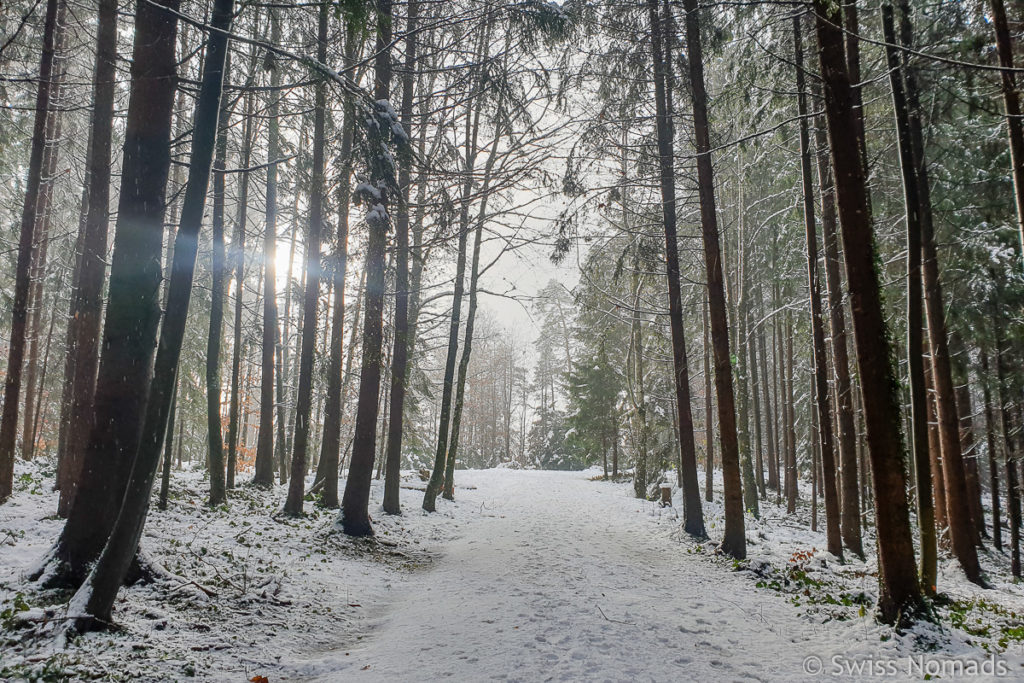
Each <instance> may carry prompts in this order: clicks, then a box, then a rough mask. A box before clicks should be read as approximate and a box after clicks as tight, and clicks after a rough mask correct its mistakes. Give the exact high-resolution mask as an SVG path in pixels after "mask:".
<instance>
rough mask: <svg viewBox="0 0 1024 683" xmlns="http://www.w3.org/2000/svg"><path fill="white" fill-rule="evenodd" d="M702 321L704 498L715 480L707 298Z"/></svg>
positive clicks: (710, 493) (709, 497)
mask: <svg viewBox="0 0 1024 683" xmlns="http://www.w3.org/2000/svg"><path fill="white" fill-rule="evenodd" d="M701 318H702V320H703V322H704V327H703V330H704V500H706V501H708V502H709V503H710V502H712V501H713V500H714V499H715V498H714V489H713V485H714V481H715V416H714V410H715V404H714V397H713V393H712V392H714V387H713V386H712V385H711V381H712V380H711V325H710V323H709V322H708V299H707V298H706V297H705V300H704V303H703V305H702V306H701Z"/></svg>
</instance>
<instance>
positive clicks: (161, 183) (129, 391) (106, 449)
mask: <svg viewBox="0 0 1024 683" xmlns="http://www.w3.org/2000/svg"><path fill="white" fill-rule="evenodd" d="M163 8H168V9H171V10H175V11H176V10H177V8H178V3H177V0H169V2H166V3H162V4H158V5H150V4H148V3H142V4H140V5H139V6H138V7H137V9H136V15H135V45H134V50H133V58H132V89H131V97H130V99H129V103H128V116H127V121H126V128H125V143H124V156H123V162H122V169H123V170H122V187H121V193H120V198H119V202H118V213H117V224H116V226H115V231H114V253H113V258H112V261H111V266H110V289H109V295H108V298H107V306H106V317H105V321H104V326H103V344H102V352H101V358H100V364H99V369H98V375H97V379H96V388H95V399H94V403H93V410H94V421H93V426H92V428H91V430H90V436H89V440H88V442H87V445H86V446H85V448H84V449H83V452H82V470H81V474H80V477H79V481H78V488H77V493H76V494H75V496H74V500H73V501H72V504H71V507H70V509H69V511H68V521H67V523H66V524H65V525H64V529H63V531H62V532H61V535H60V538H58V539H57V543H56V545H55V546H54V548H53V550H52V551H51V553H50V555H49V556H48V557H47V562H46V563H45V564H50V563H53V565H54V566H52V567H46V566H45V564H44V566H43V567H42V568H41V572H40V575H42V576H46V577H47V582H48V584H50V585H54V586H66V587H73V586H77V585H78V584H79V583H80V582H81V581H82V580H83V579H84V577H85V575H86V573H87V572H88V571H89V567H90V565H91V564H92V562H93V561H94V560H96V558H97V557H98V556H99V554H100V551H101V550H102V549H103V547H104V543H106V541H107V537H108V536H109V535H110V530H111V529H112V528H113V526H114V522H115V520H116V518H117V514H118V510H119V508H120V506H121V501H122V498H123V496H124V492H125V487H126V483H127V480H128V474H129V471H130V470H131V467H132V462H133V459H134V457H135V454H136V451H137V450H138V445H139V439H140V432H141V426H142V419H143V414H144V410H145V408H146V402H147V399H148V395H149V392H150V384H151V379H152V376H153V375H152V372H153V370H152V366H153V356H154V352H155V351H156V332H157V326H158V323H159V320H160V301H159V293H160V281H161V274H160V254H161V250H162V247H163V230H164V193H165V189H166V186H167V175H168V168H169V166H170V144H169V141H170V139H171V112H172V109H173V104H174V91H175V81H176V75H175V65H176V59H175V54H174V51H175V50H174V48H175V45H174V43H175V40H174V38H175V33H176V31H177V20H176V18H175V16H174V14H172V13H170V12H167V11H165V10H164V9H163ZM133 550H134V548H133ZM130 559H131V558H129V560H130Z"/></svg>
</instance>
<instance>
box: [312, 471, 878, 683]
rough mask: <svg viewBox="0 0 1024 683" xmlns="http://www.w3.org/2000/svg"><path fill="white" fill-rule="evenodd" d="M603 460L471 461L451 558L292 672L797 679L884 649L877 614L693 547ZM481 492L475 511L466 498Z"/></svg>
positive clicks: (463, 477)
mask: <svg viewBox="0 0 1024 683" xmlns="http://www.w3.org/2000/svg"><path fill="white" fill-rule="evenodd" d="M592 474H593V472H591V473H588V474H585V473H579V472H575V473H573V472H565V473H562V472H538V471H516V470H489V471H480V472H459V473H458V475H457V481H458V484H459V485H460V487H459V488H458V489H457V491H456V496H457V498H458V500H459V502H458V504H459V506H460V507H462V508H463V511H460V512H459V514H458V517H460V518H467V519H466V521H465V523H464V524H463V525H462V526H461V528H460V529H459V530H458V535H457V537H456V538H454V539H453V540H451V541H450V542H448V543H445V544H443V546H442V553H443V554H442V556H441V557H440V558H439V560H438V561H436V562H435V563H434V565H433V567H432V568H429V569H426V570H424V571H418V572H415V573H413V574H412V575H411V577H410V578H409V580H408V581H404V582H403V583H402V585H401V586H396V588H395V590H394V591H393V596H392V598H393V599H392V600H390V601H389V602H390V604H389V606H388V607H387V608H386V609H385V610H384V613H383V614H381V615H380V616H379V618H377V619H374V620H373V625H372V626H371V628H370V630H369V632H368V633H366V634H365V637H363V638H362V639H361V640H359V641H358V642H352V643H346V644H343V646H342V647H341V649H339V650H337V651H334V652H330V653H321V654H320V655H318V656H316V657H315V658H314V660H313V661H306V662H303V663H302V664H301V665H300V666H298V667H297V669H296V670H294V673H296V674H298V675H299V677H300V678H307V677H312V678H317V677H319V678H320V679H321V680H324V681H327V680H338V676H339V674H341V673H342V672H343V673H344V678H345V680H392V681H406V680H424V681H426V680H436V679H438V678H444V677H451V678H452V679H453V680H460V681H469V680H474V681H475V680H524V681H541V680H554V681H560V680H573V681H575V680H613V681H619V680H644V681H646V680H652V681H653V680H657V681H669V680H778V679H786V680H794V679H797V680H799V679H802V678H804V677H805V676H804V674H803V671H804V669H803V667H804V659H805V657H807V656H812V655H815V656H820V657H822V659H824V660H825V662H826V666H827V665H828V657H829V656H830V655H831V654H833V653H836V652H837V651H838V652H846V653H850V652H852V651H859V652H862V653H865V654H867V653H870V652H872V651H873V650H874V651H877V650H878V649H879V646H880V643H879V642H878V636H877V633H876V632H875V631H874V629H873V628H869V627H858V626H857V625H855V624H851V623H845V624H842V625H840V624H830V625H829V626H828V627H826V626H823V625H821V624H820V623H814V622H812V621H811V620H810V619H808V618H807V617H804V616H801V615H800V614H799V612H798V608H796V607H794V606H793V605H792V604H790V603H789V602H788V601H786V600H785V599H784V598H783V597H781V596H779V595H777V594H774V593H772V592H771V591H767V590H764V589H759V588H756V587H755V586H754V582H753V581H752V580H751V578H750V576H749V575H743V574H740V573H736V572H732V571H730V567H729V565H728V563H726V562H724V561H723V562H716V561H715V560H713V559H711V558H709V557H707V556H706V555H700V554H696V553H692V552H688V549H691V550H692V546H691V545H690V544H688V543H680V542H678V540H674V539H672V538H670V537H669V536H670V535H671V534H674V533H676V531H675V530H676V529H677V528H678V525H677V524H674V523H662V524H659V523H657V522H658V520H659V518H660V519H662V520H663V521H667V520H665V518H664V516H663V513H661V511H659V510H658V509H657V508H656V507H655V506H654V505H653V504H651V503H647V502H646V501H638V500H636V499H634V498H630V497H629V496H628V491H627V489H626V487H624V486H622V485H616V484H609V483H604V482H594V481H588V479H587V477H588V476H590V475H592ZM465 487H476V488H468V489H467V488H465ZM412 499H415V500H412ZM404 502H405V505H406V513H405V514H406V515H420V514H422V513H421V512H420V511H419V509H418V508H416V507H414V506H415V504H416V503H417V502H418V498H417V497H416V496H415V495H410V496H408V497H407V499H406V500H405V501H404ZM470 507H474V508H476V509H474V512H477V511H478V512H479V514H472V515H468V514H464V511H465V510H468V509H469V508H470ZM443 509H444V508H441V510H442V511H443ZM665 514H668V515H672V514H673V512H672V511H671V510H666V511H665ZM453 521H454V520H453ZM711 533H712V535H715V534H716V532H715V530H712V531H711ZM837 627H838V628H837ZM861 629H863V632H861ZM858 641H859V642H858ZM300 672H301V673H300Z"/></svg>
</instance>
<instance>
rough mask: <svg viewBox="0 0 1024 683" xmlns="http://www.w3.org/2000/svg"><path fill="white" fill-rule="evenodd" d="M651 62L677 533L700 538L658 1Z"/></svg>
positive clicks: (668, 27)
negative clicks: (675, 440)
mask: <svg viewBox="0 0 1024 683" xmlns="http://www.w3.org/2000/svg"><path fill="white" fill-rule="evenodd" d="M647 13H648V17H649V20H650V23H651V45H652V51H653V59H654V99H655V108H656V111H657V131H658V163H659V169H660V174H659V178H660V185H661V212H662V224H663V227H664V229H665V257H666V258H665V261H666V263H665V269H666V270H665V275H666V278H667V279H668V317H669V325H670V328H671V334H672V367H673V369H674V370H675V372H673V380H674V386H675V392H676V393H675V398H676V401H675V403H676V406H675V407H676V412H677V415H676V419H677V420H678V423H679V463H680V470H679V472H680V479H681V480H682V489H683V529H684V530H685V531H686V532H687V533H688V534H690V535H691V536H696V537H698V538H704V537H705V536H707V532H706V531H705V530H704V511H703V509H702V508H701V502H700V484H699V483H698V481H697V452H696V450H697V449H696V445H695V443H694V435H693V413H692V409H691V400H690V370H689V365H688V361H687V357H686V335H685V332H684V331H683V296H682V291H681V289H680V286H679V244H678V241H679V240H678V237H677V235H676V185H675V144H674V140H673V126H672V77H671V69H670V66H669V65H670V64H671V60H672V55H671V45H672V42H673V41H674V39H675V27H674V26H673V21H672V12H671V9H670V6H669V4H668V2H667V0H666V2H665V3H664V12H663V13H662V12H661V11H659V8H658V0H647Z"/></svg>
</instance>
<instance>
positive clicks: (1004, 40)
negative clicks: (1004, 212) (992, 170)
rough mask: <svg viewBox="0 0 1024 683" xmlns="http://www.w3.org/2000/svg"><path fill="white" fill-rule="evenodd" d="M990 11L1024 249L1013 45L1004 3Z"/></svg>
mask: <svg viewBox="0 0 1024 683" xmlns="http://www.w3.org/2000/svg"><path fill="white" fill-rule="evenodd" d="M989 2H990V4H991V7H992V25H993V28H994V29H995V33H996V52H997V53H998V54H999V66H1001V67H1003V71H1002V72H1000V75H1001V77H1002V84H1001V85H1002V91H1003V107H1004V108H1005V109H1006V132H1007V137H1008V138H1009V143H1010V167H1011V170H1012V172H1013V198H1014V203H1015V205H1016V209H1017V232H1018V233H1020V240H1021V248H1022V249H1024V123H1022V122H1021V110H1020V93H1019V92H1017V77H1016V73H1015V72H1014V71H1013V68H1014V67H1013V42H1012V39H1011V37H1010V27H1009V23H1008V22H1007V21H1006V6H1005V5H1004V4H1003V0H989Z"/></svg>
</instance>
